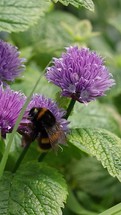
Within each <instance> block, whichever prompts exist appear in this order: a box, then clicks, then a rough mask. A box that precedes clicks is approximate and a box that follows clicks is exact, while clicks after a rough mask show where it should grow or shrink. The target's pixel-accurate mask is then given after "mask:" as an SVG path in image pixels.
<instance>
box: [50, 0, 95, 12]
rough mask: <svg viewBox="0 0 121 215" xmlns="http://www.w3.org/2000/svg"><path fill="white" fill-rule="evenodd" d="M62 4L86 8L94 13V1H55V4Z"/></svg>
mask: <svg viewBox="0 0 121 215" xmlns="http://www.w3.org/2000/svg"><path fill="white" fill-rule="evenodd" d="M58 1H59V2H61V3H62V4H64V5H66V6H67V5H69V4H72V5H73V6H75V7H81V6H83V7H85V8H86V9H88V10H90V11H94V3H93V1H92V0H53V2H55V3H56V2H58Z"/></svg>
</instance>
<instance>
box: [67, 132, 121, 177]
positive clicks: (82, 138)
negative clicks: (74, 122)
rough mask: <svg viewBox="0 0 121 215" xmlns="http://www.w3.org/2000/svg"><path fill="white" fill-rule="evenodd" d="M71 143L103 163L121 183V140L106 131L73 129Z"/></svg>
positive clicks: (70, 137)
mask: <svg viewBox="0 0 121 215" xmlns="http://www.w3.org/2000/svg"><path fill="white" fill-rule="evenodd" d="M69 142H71V143H72V144H74V145H75V146H76V147H78V148H79V149H80V150H84V151H85V152H87V153H89V154H90V155H92V156H96V158H97V159H98V160H99V161H101V163H102V165H103V166H104V168H107V170H108V172H109V173H110V175H112V176H113V177H117V178H118V179H119V181H121V139H120V138H118V137H117V136H116V135H114V134H113V133H111V132H109V131H106V130H104V129H72V130H71V133H70V136H69Z"/></svg>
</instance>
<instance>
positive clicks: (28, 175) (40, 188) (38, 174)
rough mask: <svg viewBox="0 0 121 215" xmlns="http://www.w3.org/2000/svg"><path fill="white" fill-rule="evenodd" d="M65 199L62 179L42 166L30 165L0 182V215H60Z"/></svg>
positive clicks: (55, 172) (51, 170)
mask: <svg viewBox="0 0 121 215" xmlns="http://www.w3.org/2000/svg"><path fill="white" fill-rule="evenodd" d="M66 197H67V187H66V184H65V181H64V179H63V178H62V176H61V175H60V174H59V173H58V172H57V171H56V170H55V169H53V168H50V167H48V166H47V165H45V164H40V163H37V162H30V163H27V164H25V165H24V166H21V168H20V169H19V171H17V172H16V174H15V175H12V174H11V173H5V174H4V176H3V178H2V179H1V181H0V214H1V215H3V214H4V215H11V214H14V215H17V214H19V215H23V214H25V215H30V214H31V215H40V214H41V215H49V214H50V215H61V214H62V211H61V207H63V206H64V205H63V202H65V200H66Z"/></svg>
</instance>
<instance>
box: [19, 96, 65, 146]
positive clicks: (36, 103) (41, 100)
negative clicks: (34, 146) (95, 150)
mask: <svg viewBox="0 0 121 215" xmlns="http://www.w3.org/2000/svg"><path fill="white" fill-rule="evenodd" d="M33 107H36V108H40V107H41V108H47V109H49V110H50V111H51V112H52V114H53V115H54V117H55V119H56V122H57V123H58V124H59V125H60V128H61V130H62V131H64V133H65V134H66V133H67V132H68V124H69V122H67V120H66V119H64V118H63V117H64V116H65V114H66V111H65V110H63V109H60V108H58V106H57V104H56V103H55V102H54V101H53V100H51V99H50V98H46V97H44V96H43V95H39V94H35V95H33V97H32V99H31V101H30V103H29V105H28V107H27V110H26V112H25V114H24V117H23V119H22V121H21V123H20V126H19V129H18V132H19V133H20V134H22V135H23V136H26V137H28V140H29V138H30V139H31V133H32V129H33V128H32V126H31V123H32V122H31V121H30V120H29V118H28V114H29V111H30V110H31V109H32V108H33ZM25 144H26V143H25Z"/></svg>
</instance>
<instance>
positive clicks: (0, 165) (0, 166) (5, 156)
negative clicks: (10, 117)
mask: <svg viewBox="0 0 121 215" xmlns="http://www.w3.org/2000/svg"><path fill="white" fill-rule="evenodd" d="M50 63H51V62H49V64H48V65H47V66H46V67H45V69H44V70H43V72H42V73H41V75H40V77H39V79H38V80H37V82H36V83H35V85H34V87H33V89H32V91H31V93H30V95H29V97H28V98H27V100H26V102H25V104H24V106H23V108H22V110H21V113H20V115H19V117H18V119H17V121H16V124H15V126H14V128H13V131H12V133H11V134H10V138H9V141H8V144H7V146H6V149H5V152H4V154H3V157H2V160H1V163H0V178H1V177H2V175H3V172H4V169H5V166H6V162H7V159H8V154H9V151H10V148H11V145H12V142H13V139H14V135H15V132H16V131H17V128H18V126H19V124H20V121H21V120H22V117H23V115H24V112H25V110H26V108H27V106H28V104H29V102H30V100H31V97H32V95H33V93H34V91H35V89H36V87H37V85H38V84H39V81H40V79H41V78H42V76H43V74H44V73H45V70H46V68H47V67H48V66H49V65H50Z"/></svg>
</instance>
